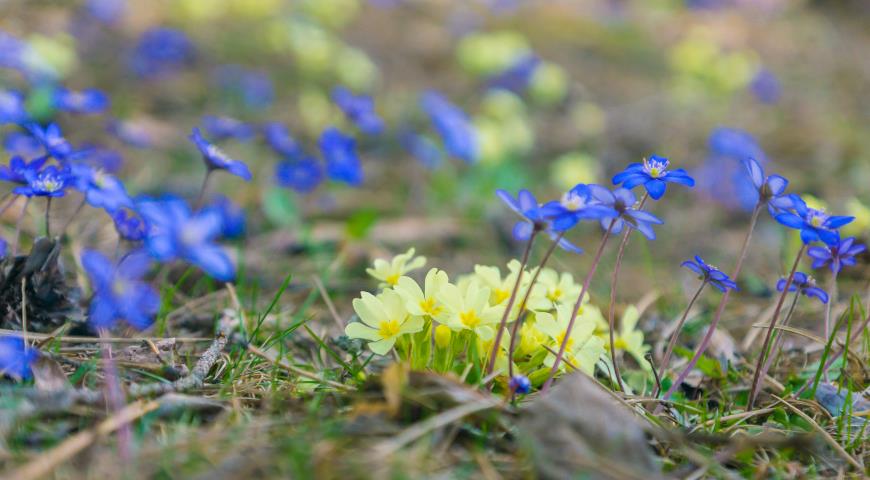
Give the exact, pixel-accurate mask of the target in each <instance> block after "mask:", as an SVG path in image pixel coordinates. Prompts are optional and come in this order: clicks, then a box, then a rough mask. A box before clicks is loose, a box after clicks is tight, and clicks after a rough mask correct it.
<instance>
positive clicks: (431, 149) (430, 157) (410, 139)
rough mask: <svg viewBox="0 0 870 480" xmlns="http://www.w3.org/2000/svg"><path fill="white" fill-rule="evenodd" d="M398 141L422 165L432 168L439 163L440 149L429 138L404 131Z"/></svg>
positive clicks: (436, 166)
mask: <svg viewBox="0 0 870 480" xmlns="http://www.w3.org/2000/svg"><path fill="white" fill-rule="evenodd" d="M399 141H400V142H401V144H402V147H403V148H404V149H405V150H407V151H408V153H410V154H411V155H413V156H414V158H416V159H417V161H419V162H420V164H422V165H423V166H424V167H426V168H428V169H430V170H434V169H435V168H438V166H439V165H441V157H442V155H441V149H439V148H438V145H436V144H435V142H433V141H432V140H431V139H429V138H427V137H424V136H423V135H418V134H416V133H414V132H411V131H406V132H404V133H402V135H401V136H400V137H399Z"/></svg>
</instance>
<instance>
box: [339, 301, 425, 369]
mask: <svg viewBox="0 0 870 480" xmlns="http://www.w3.org/2000/svg"><path fill="white" fill-rule="evenodd" d="M353 309H354V311H356V314H357V315H358V316H359V318H360V320H362V321H361V322H353V323H351V324H350V325H348V326H347V327H346V328H345V329H344V332H345V333H346V334H347V336H348V337H351V338H362V339H364V340H369V348H370V349H371V350H372V351H373V352H375V353H377V354H378V355H384V354H386V353H387V352H388V351H390V349H391V348H393V345H395V343H396V339H397V338H399V337H400V336H401V335H404V334H406V333H416V332H419V331H420V330H422V329H423V318H422V317H418V316H412V315H409V314H408V311H407V310H406V309H405V303H404V301H402V297H400V296H399V294H398V293H396V292H394V291H392V290H384V291H383V292H381V293H380V294H379V295H378V296H377V297H376V296H374V295H372V294H371V293H368V292H362V294H361V298H357V299H354V301H353Z"/></svg>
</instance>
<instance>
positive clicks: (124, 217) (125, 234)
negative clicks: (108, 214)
mask: <svg viewBox="0 0 870 480" xmlns="http://www.w3.org/2000/svg"><path fill="white" fill-rule="evenodd" d="M112 223H113V224H114V225H115V231H116V232H118V236H119V237H121V238H122V239H124V240H127V241H128V242H141V241H142V240H145V236H146V235H147V234H148V228H147V225H146V224H145V222H144V221H143V220H142V218H140V217H139V216H138V214H136V213H134V212H132V211H130V213H128V211H127V210H125V209H121V210H118V211H117V212H115V213H114V214H112Z"/></svg>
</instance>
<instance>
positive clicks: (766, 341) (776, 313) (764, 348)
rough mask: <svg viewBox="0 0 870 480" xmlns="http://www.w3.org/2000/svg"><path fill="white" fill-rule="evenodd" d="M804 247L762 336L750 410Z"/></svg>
mask: <svg viewBox="0 0 870 480" xmlns="http://www.w3.org/2000/svg"><path fill="white" fill-rule="evenodd" d="M806 249H807V245H806V244H805V243H804V244H802V245H801V248H800V250H798V254H797V256H796V257H795V259H794V263H793V264H792V267H791V271H790V272H789V274H788V279H787V280H786V281H785V286H784V287H783V289H782V295H780V296H779V301H778V302H777V304H776V309H775V310H774V311H773V317H772V318H771V319H770V326H769V327H767V335H765V336H764V344H763V345H762V346H761V355H759V356H758V365H756V366H755V375H754V376H753V378H752V389H751V390H750V391H749V404H748V406H747V408H748V409H749V410H752V407H753V406H754V405H755V398H756V397H757V396H758V386H759V383H760V382H759V380H760V379H761V378H764V374H765V373H766V369H765V368H764V366H765V365H766V363H765V358H766V357H767V355H766V354H767V353H768V350H767V349H768V347H769V346H770V340H771V338H772V337H773V330H774V328H776V321H777V320H778V319H779V313H780V311H782V304H783V302H785V297H786V296H787V295H788V289H789V288H790V287H791V284H792V282H793V281H794V274H795V272H797V268H798V265H800V263H801V257H802V256H803V255H804V250H806ZM771 353H772V352H771Z"/></svg>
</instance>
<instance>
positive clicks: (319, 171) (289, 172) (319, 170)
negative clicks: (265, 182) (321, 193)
mask: <svg viewBox="0 0 870 480" xmlns="http://www.w3.org/2000/svg"><path fill="white" fill-rule="evenodd" d="M275 179H276V181H277V182H278V185H281V186H282V187H287V188H292V189H293V190H295V191H297V192H299V193H310V192H313V191H314V189H316V188H317V186H318V185H320V182H322V181H323V167H321V165H320V163H319V162H318V161H317V159H315V158H310V157H309V158H301V159H299V160H283V161H281V162H278V163H277V164H276V165H275Z"/></svg>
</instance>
